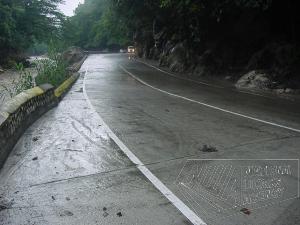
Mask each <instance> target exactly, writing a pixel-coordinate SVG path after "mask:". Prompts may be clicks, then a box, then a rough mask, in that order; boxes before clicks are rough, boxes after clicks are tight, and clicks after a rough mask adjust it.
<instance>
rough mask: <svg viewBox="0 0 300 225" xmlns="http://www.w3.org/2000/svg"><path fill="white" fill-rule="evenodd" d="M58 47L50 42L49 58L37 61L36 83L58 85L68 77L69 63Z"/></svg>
mask: <svg viewBox="0 0 300 225" xmlns="http://www.w3.org/2000/svg"><path fill="white" fill-rule="evenodd" d="M58 49H59V48H58V47H57V45H55V44H54V43H53V42H50V45H49V49H48V57H49V58H48V59H42V60H38V61H37V63H36V68H37V71H38V73H37V76H36V78H35V83H36V85H41V84H46V83H48V84H52V85H53V86H54V87H58V86H59V85H60V84H62V83H63V82H64V81H65V80H66V79H67V78H68V74H67V71H66V68H67V65H66V63H65V61H64V60H63V58H62V56H61V54H60V53H59V52H58Z"/></svg>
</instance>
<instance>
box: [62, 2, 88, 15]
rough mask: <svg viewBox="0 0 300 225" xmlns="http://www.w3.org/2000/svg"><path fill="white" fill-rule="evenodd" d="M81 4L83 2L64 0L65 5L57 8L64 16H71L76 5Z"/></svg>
mask: <svg viewBox="0 0 300 225" xmlns="http://www.w3.org/2000/svg"><path fill="white" fill-rule="evenodd" d="M83 2H84V0H65V3H64V4H61V5H60V6H59V8H60V10H61V11H62V12H63V13H64V14H65V15H66V16H73V15H74V10H75V9H76V8H77V6H78V4H79V3H83Z"/></svg>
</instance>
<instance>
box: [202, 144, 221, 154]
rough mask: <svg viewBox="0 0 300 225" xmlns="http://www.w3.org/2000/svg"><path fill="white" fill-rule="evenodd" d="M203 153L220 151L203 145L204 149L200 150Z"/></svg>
mask: <svg viewBox="0 0 300 225" xmlns="http://www.w3.org/2000/svg"><path fill="white" fill-rule="evenodd" d="M200 151H202V152H217V151H218V150H217V149H216V148H215V147H212V146H207V145H203V147H202V148H201V149H200Z"/></svg>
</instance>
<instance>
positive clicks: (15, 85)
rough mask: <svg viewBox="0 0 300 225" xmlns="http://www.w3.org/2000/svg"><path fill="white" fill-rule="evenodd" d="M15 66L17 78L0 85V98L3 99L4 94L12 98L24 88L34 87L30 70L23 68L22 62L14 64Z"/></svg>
mask: <svg viewBox="0 0 300 225" xmlns="http://www.w3.org/2000/svg"><path fill="white" fill-rule="evenodd" d="M15 67H16V70H17V71H18V73H19V76H18V78H17V79H15V80H13V82H12V83H11V84H10V85H1V87H2V90H1V91H0V99H3V98H4V97H5V96H6V95H8V96H9V97H11V98H12V97H14V96H16V95H18V94H20V93H21V92H23V91H24V90H27V89H30V88H33V87H34V81H33V77H32V75H31V73H30V72H28V71H26V70H25V69H24V66H23V64H22V63H19V64H16V65H15Z"/></svg>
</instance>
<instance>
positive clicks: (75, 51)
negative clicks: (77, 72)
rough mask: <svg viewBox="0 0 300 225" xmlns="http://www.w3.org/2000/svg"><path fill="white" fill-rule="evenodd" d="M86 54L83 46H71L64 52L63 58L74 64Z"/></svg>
mask: <svg viewBox="0 0 300 225" xmlns="http://www.w3.org/2000/svg"><path fill="white" fill-rule="evenodd" d="M84 56H85V54H84V52H83V50H82V49H81V48H78V47H70V48H68V49H67V50H66V51H65V52H63V53H62V58H63V59H64V60H65V61H66V62H67V64H68V65H73V64H74V63H77V62H79V61H80V60H82V59H83V58H84Z"/></svg>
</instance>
